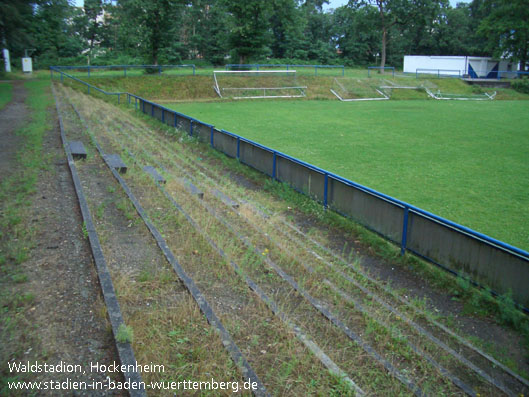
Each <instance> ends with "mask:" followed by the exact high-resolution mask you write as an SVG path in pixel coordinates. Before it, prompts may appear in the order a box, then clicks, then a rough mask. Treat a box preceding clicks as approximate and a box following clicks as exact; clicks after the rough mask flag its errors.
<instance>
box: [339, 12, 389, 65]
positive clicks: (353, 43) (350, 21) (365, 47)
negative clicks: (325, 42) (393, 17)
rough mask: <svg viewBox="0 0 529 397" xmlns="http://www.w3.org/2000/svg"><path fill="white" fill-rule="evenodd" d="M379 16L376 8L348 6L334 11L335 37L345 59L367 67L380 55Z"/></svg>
mask: <svg viewBox="0 0 529 397" xmlns="http://www.w3.org/2000/svg"><path fill="white" fill-rule="evenodd" d="M377 23H378V14H377V12H376V10H375V8H374V7H361V8H353V7H350V6H348V5H346V6H343V7H339V8H337V9H336V10H335V11H334V35H335V37H336V42H337V44H338V48H339V49H340V50H341V52H342V56H343V58H344V59H346V60H348V61H349V62H348V63H352V64H354V65H367V64H369V63H372V62H374V61H375V59H376V56H377V54H379V53H380V40H379V33H378V29H376V26H377Z"/></svg>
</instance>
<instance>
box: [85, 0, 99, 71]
mask: <svg viewBox="0 0 529 397" xmlns="http://www.w3.org/2000/svg"><path fill="white" fill-rule="evenodd" d="M102 18H103V1H102V0H84V15H83V18H82V22H83V27H84V32H83V33H84V37H85V39H86V40H87V42H88V63H89V64H90V62H91V60H92V56H93V51H94V45H95V44H96V42H98V41H101V35H102V31H103V30H102V24H103V23H102V21H103V19H102Z"/></svg>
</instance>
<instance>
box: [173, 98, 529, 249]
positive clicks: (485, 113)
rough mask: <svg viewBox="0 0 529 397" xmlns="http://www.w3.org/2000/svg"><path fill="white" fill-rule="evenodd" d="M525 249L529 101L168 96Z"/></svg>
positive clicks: (190, 111) (186, 109) (186, 108)
mask: <svg viewBox="0 0 529 397" xmlns="http://www.w3.org/2000/svg"><path fill="white" fill-rule="evenodd" d="M169 107H171V108H173V109H176V110H178V111H179V112H182V113H184V114H187V115H190V116H192V117H195V118H197V119H199V120H202V121H205V122H208V123H211V124H214V125H215V126H216V127H217V128H223V129H226V130H228V131H230V132H233V133H236V134H238V135H241V136H243V137H246V138H249V139H252V140H255V141H257V142H259V143H261V144H263V145H266V146H269V147H271V148H273V149H275V150H278V151H282V152H284V153H287V154H289V155H291V156H294V157H297V158H299V159H301V160H304V161H306V162H309V163H311V164H314V165H316V166H318V167H321V168H324V169H327V170H329V171H331V172H334V173H336V174H338V175H341V176H343V177H345V178H348V179H351V180H353V181H356V182H358V183H361V184H363V185H366V186H368V187H371V188H373V189H376V190H378V191H380V192H382V193H385V194H388V195H390V196H393V197H396V198H398V199H401V200H404V201H406V202H408V203H410V204H413V205H416V206H418V207H420V208H423V209H425V210H427V211H431V212H433V213H435V214H437V215H440V216H443V217H445V218H447V219H450V220H452V221H455V222H457V223H460V224H462V225H464V226H467V227H470V228H472V229H474V230H477V231H479V232H481V233H485V234H487V235H490V236H492V237H494V238H497V239H500V240H502V241H505V242H507V243H509V244H513V245H515V246H518V247H520V248H522V249H525V250H529V222H528V220H529V102H527V101H491V102H459V101H454V102H452V101H446V102H445V101H433V100H429V101H417V100H415V101H386V102H363V103H340V102H338V101H297V100H290V101H289V100H284V101H266V100H264V101H263V100H258V101H240V102H237V101H236V102H213V103H179V104H174V105H169Z"/></svg>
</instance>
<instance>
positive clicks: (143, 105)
mask: <svg viewBox="0 0 529 397" xmlns="http://www.w3.org/2000/svg"><path fill="white" fill-rule="evenodd" d="M141 107H142V111H143V113H145V101H144V100H142V101H141Z"/></svg>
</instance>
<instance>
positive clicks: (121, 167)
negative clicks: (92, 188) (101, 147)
mask: <svg viewBox="0 0 529 397" xmlns="http://www.w3.org/2000/svg"><path fill="white" fill-rule="evenodd" d="M106 156H107V161H108V163H109V164H110V166H111V167H112V168H114V169H115V170H116V171H118V172H119V173H120V174H124V173H126V172H127V166H126V165H125V163H124V162H123V160H121V157H119V154H107V155H106Z"/></svg>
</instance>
